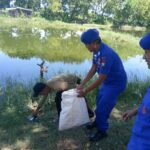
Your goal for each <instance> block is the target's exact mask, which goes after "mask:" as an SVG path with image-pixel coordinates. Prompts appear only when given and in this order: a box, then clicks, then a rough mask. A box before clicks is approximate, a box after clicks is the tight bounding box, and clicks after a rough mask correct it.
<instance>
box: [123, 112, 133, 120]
mask: <svg viewBox="0 0 150 150" xmlns="http://www.w3.org/2000/svg"><path fill="white" fill-rule="evenodd" d="M131 117H132V113H131V111H126V112H125V113H124V114H123V116H122V118H123V120H124V121H127V120H129V119H130V118H131Z"/></svg>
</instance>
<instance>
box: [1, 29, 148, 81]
mask: <svg viewBox="0 0 150 150" xmlns="http://www.w3.org/2000/svg"><path fill="white" fill-rule="evenodd" d="M81 33H82V32H81V31H68V30H54V29H45V30H43V29H38V28H36V27H35V28H32V29H29V30H26V31H21V30H18V29H17V28H12V29H10V30H9V31H5V30H0V83H2V84H3V83H4V82H5V80H6V79H7V78H10V77H11V79H13V80H17V81H20V82H22V83H28V82H29V81H35V79H37V80H39V78H40V67H39V66H38V65H37V64H39V63H41V62H42V60H45V64H44V65H45V66H46V67H48V72H44V78H45V79H49V78H51V77H53V76H55V75H56V74H58V73H60V72H63V73H67V72H70V73H76V74H78V75H82V76H84V75H85V74H86V73H87V71H88V70H89V68H90V66H91V61H90V57H91V54H90V53H88V52H87V50H85V51H84V48H85V47H84V46H83V44H81V42H80V35H81ZM83 58H89V59H85V60H83ZM123 64H124V67H125V70H126V72H127V75H128V80H129V81H132V80H135V79H137V80H142V81H144V80H146V79H147V78H148V77H149V73H150V72H149V69H148V67H147V64H146V62H145V61H144V60H143V59H142V56H140V55H137V56H135V57H131V58H128V59H127V60H126V61H124V62H123Z"/></svg>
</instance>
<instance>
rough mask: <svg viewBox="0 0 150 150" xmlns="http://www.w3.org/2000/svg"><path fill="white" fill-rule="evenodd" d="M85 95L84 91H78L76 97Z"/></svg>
mask: <svg viewBox="0 0 150 150" xmlns="http://www.w3.org/2000/svg"><path fill="white" fill-rule="evenodd" d="M85 95H86V92H85V90H84V89H80V90H78V97H84V96H85Z"/></svg>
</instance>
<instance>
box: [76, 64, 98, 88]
mask: <svg viewBox="0 0 150 150" xmlns="http://www.w3.org/2000/svg"><path fill="white" fill-rule="evenodd" d="M95 73H96V65H95V64H93V65H92V67H91V69H90V70H89V72H88V74H87V76H86V77H85V78H84V79H83V81H81V84H80V85H78V86H77V89H78V90H80V89H82V88H83V86H84V85H85V84H86V83H87V82H88V81H89V80H90V79H91V78H92V77H93V76H94V74H95Z"/></svg>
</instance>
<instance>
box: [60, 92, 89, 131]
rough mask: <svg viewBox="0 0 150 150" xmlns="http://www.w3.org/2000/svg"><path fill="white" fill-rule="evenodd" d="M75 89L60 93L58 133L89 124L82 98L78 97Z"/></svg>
mask: <svg viewBox="0 0 150 150" xmlns="http://www.w3.org/2000/svg"><path fill="white" fill-rule="evenodd" d="M77 95H78V93H77V91H76V89H71V90H68V91H65V92H63V93H62V102H61V108H62V110H61V112H60V117H59V131H62V130H65V129H69V128H73V127H76V126H81V125H83V124H86V123H88V122H90V119H89V115H88V110H87V105H86V102H85V99H84V97H78V96H77Z"/></svg>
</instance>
